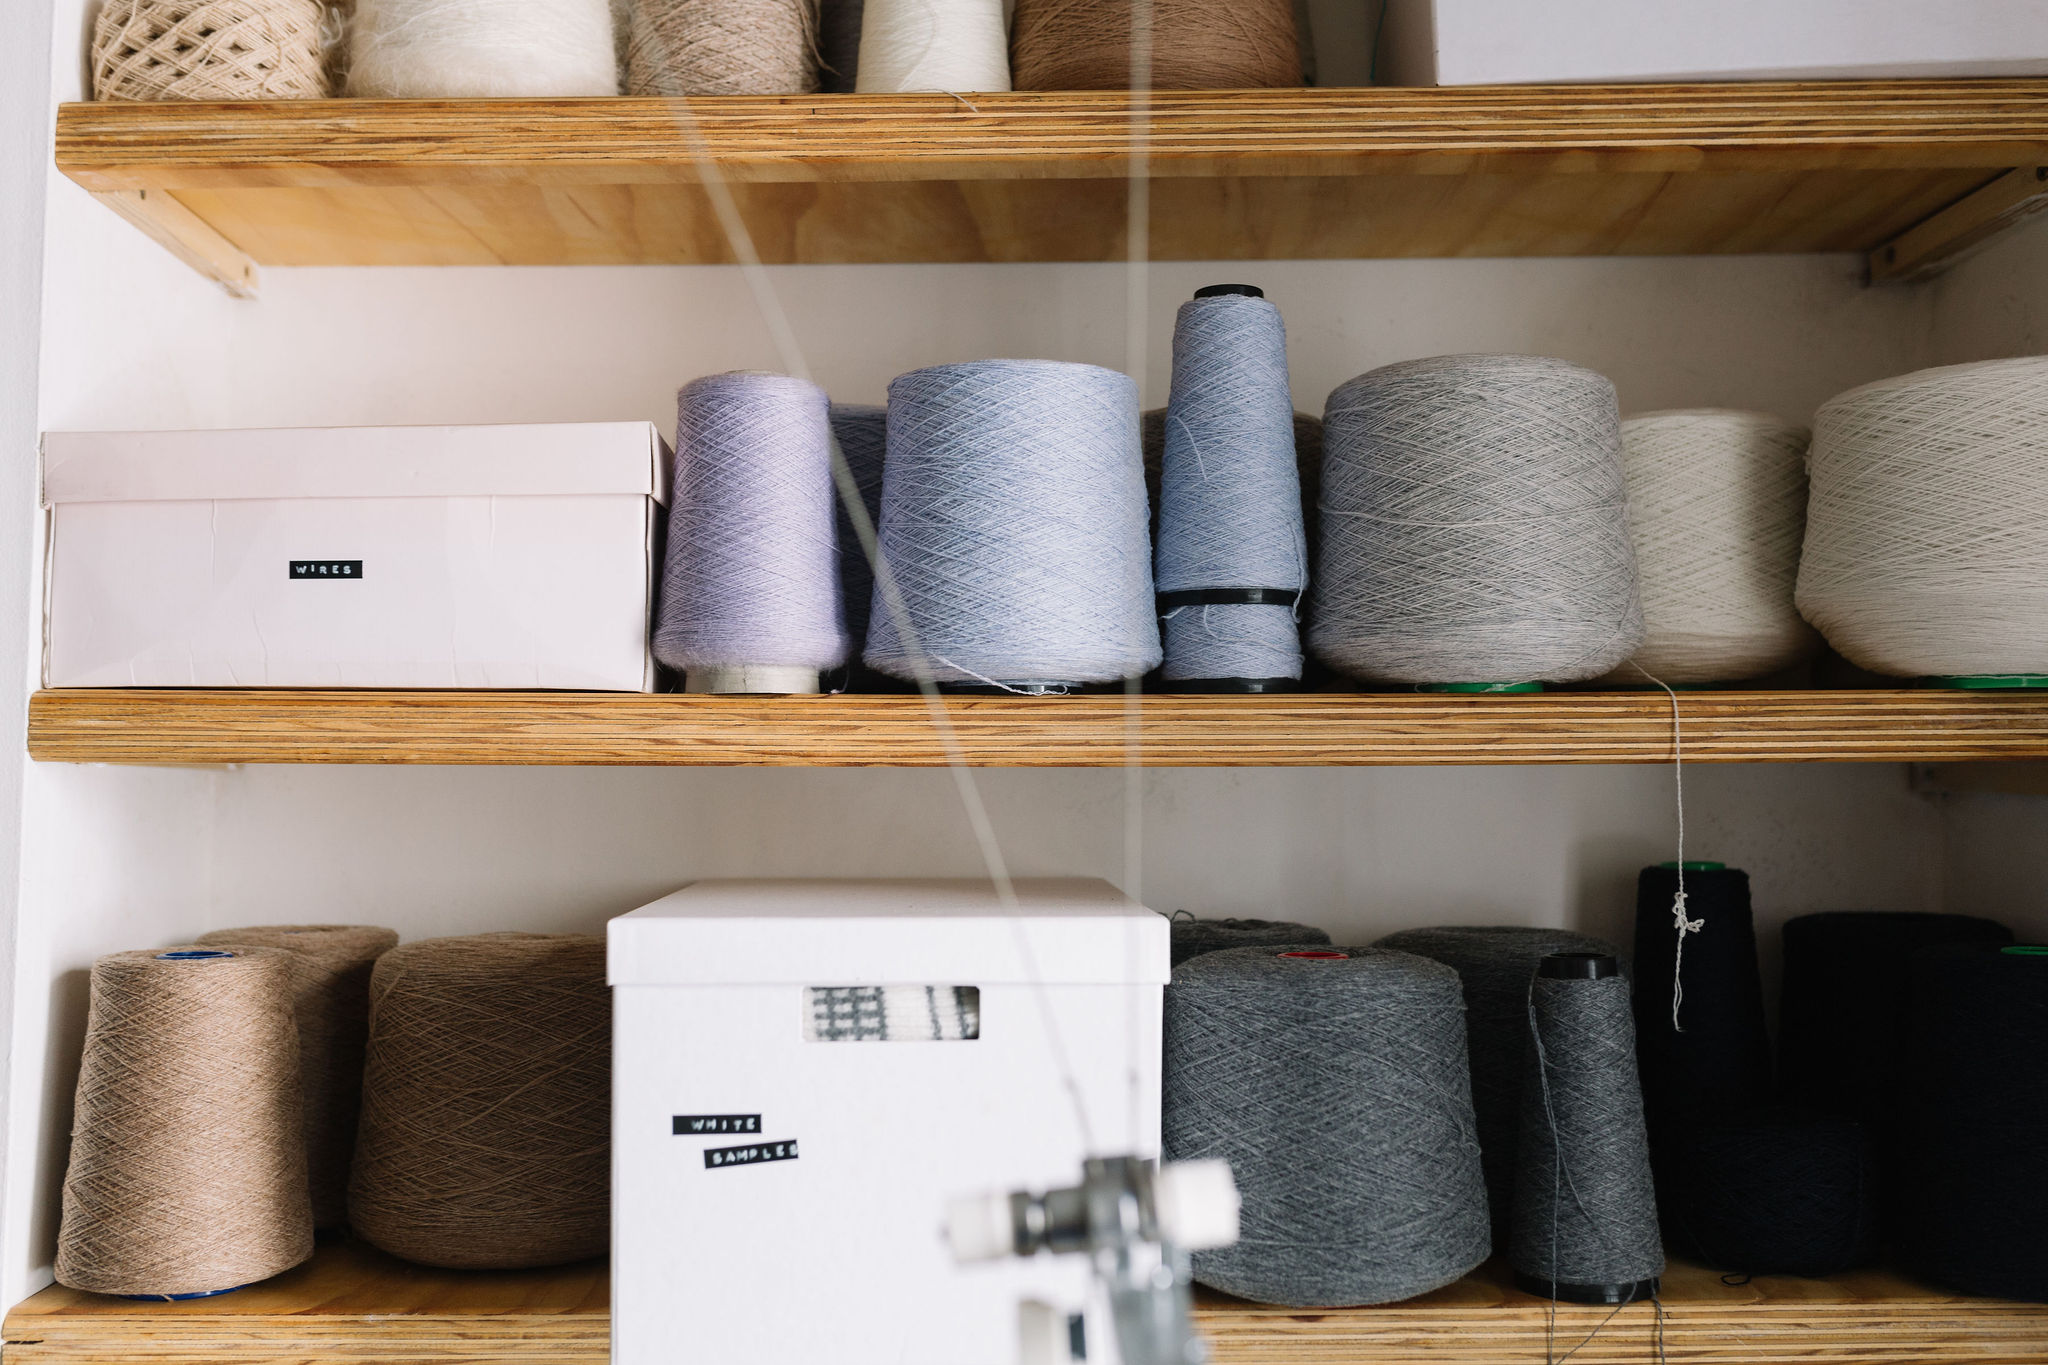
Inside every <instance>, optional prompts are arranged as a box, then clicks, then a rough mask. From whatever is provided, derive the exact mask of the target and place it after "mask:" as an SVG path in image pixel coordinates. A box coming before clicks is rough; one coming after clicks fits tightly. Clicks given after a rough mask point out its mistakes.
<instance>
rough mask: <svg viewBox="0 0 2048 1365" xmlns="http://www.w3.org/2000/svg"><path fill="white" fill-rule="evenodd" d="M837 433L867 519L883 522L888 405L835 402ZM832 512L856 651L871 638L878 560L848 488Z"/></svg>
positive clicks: (843, 592)
mask: <svg viewBox="0 0 2048 1365" xmlns="http://www.w3.org/2000/svg"><path fill="white" fill-rule="evenodd" d="M830 418H831V422H832V435H833V437H834V439H836V440H837V441H838V442H839V453H840V455H841V457H843V458H844V459H845V461H846V470H847V472H848V473H849V474H851V475H852V476H853V484H854V487H855V489H856V490H857V491H858V492H859V494H860V502H861V506H862V507H863V508H865V509H866V510H867V514H868V525H869V526H870V527H875V528H879V527H880V526H881V524H882V457H883V456H884V455H886V454H887V453H888V447H889V410H888V409H887V408H883V407H877V406H874V405H873V404H868V403H834V404H833V405H832V408H831V413H830ZM832 506H833V514H834V517H835V519H836V520H837V522H838V526H839V595H840V600H841V601H843V602H844V603H845V604H846V636H847V639H848V640H849V641H851V643H852V650H853V653H854V655H855V656H856V657H858V655H859V654H860V651H861V649H862V648H863V647H864V646H865V645H866V643H867V638H868V613H869V610H870V609H871V608H872V607H873V605H874V602H873V598H874V593H875V566H874V565H873V564H871V563H869V562H868V551H867V547H866V546H865V545H863V544H862V543H861V539H860V537H859V536H858V535H856V534H855V533H854V529H853V518H852V516H851V514H850V513H849V511H848V509H847V504H846V495H845V490H843V489H836V488H835V490H834V493H833V498H832Z"/></svg>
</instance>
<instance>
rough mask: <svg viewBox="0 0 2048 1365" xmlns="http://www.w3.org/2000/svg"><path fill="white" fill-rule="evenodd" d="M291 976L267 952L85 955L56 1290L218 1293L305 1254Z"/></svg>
mask: <svg viewBox="0 0 2048 1365" xmlns="http://www.w3.org/2000/svg"><path fill="white" fill-rule="evenodd" d="M294 970H295V963H294V960H293V958H292V957H291V956H290V955H289V954H287V953H283V952H278V951H276V950H273V949H264V948H247V949H236V950H232V951H230V950H226V949H208V948H189V949H177V948H173V949H164V950H159V951H149V952H135V953H114V954H112V955H110V956H107V957H103V958H100V959H99V960H98V961H97V962H95V963H93V967H92V985H91V1004H90V1007H89V1014H88V1017H87V1020H86V1030H85V1055H84V1057H83V1059H82V1060H81V1062H80V1064H79V1073H78V1097H77V1105H76V1109H75V1111H74V1113H73V1117H72V1126H71V1164H70V1169H69V1170H68V1171H67V1172H66V1173H65V1177H64V1211H63V1221H62V1223H61V1225H60V1226H59V1228H58V1231H57V1279H58V1280H59V1281H60V1282H61V1283H63V1284H66V1285H69V1286H71V1287H72V1288H73V1289H84V1290H90V1291H92V1292H93V1293H98V1294H126V1295H135V1296H142V1297H168V1296H173V1295H203V1294H214V1293H220V1292H222V1291H224V1290H229V1289H235V1288H239V1287H240V1286H242V1285H245V1284H249V1283H251V1282H253V1281H256V1280H261V1279H267V1278H268V1277H270V1276H272V1275H276V1274H278V1273H280V1272H282V1271H285V1270H289V1269H290V1268H291V1267H293V1266H295V1265H297V1264H298V1263H299V1262H301V1261H303V1260H305V1259H306V1258H307V1257H309V1256H311V1255H312V1254H313V1217H312V1208H311V1205H310V1203H309V1202H308V1200H307V1197H306V1148H305V1141H304V1136H303V1130H302V1126H301V1121H300V1115H299V1051H298V1029H297V1027H296V1025H295V1024H294V1022H293V1018H292V982H293V973H294Z"/></svg>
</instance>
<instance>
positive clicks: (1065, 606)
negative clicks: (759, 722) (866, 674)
mask: <svg viewBox="0 0 2048 1365" xmlns="http://www.w3.org/2000/svg"><path fill="white" fill-rule="evenodd" d="M862 60H863V61H865V60H866V58H865V57H863V58H862ZM888 426H889V434H888V445H889V456H888V461H887V465H886V467H885V469H884V470H883V475H882V522H881V546H882V558H883V559H884V561H885V562H887V564H888V565H889V569H890V572H891V573H892V574H893V575H894V577H895V580H896V587H897V590H898V591H899V592H900V593H901V595H902V600H903V607H904V611H905V613H906V614H907V616H908V618H909V622H910V625H911V627H912V629H913V630H914V632H915V635H916V639H915V641H912V640H908V639H905V638H903V637H902V635H901V633H900V631H899V628H898V624H897V622H896V621H895V620H893V619H892V618H891V615H890V613H889V611H888V608H887V605H886V604H885V603H884V602H883V601H882V599H881V596H880V594H879V592H878V593H877V595H876V597H875V600H874V604H873V609H872V614H871V616H870V619H869V623H868V640H867V654H866V658H867V663H868V666H869V667H870V668H873V669H875V670H876V671H877V672H880V673H886V674H889V675H890V676H891V677H897V678H916V677H917V676H918V674H919V670H920V669H921V668H923V667H925V666H927V663H928V666H929V668H930V671H931V676H932V677H933V678H934V679H935V680H936V681H938V682H940V683H964V684H972V685H983V686H986V685H999V686H1006V687H1009V686H1023V685H1034V684H1051V685H1057V686H1068V685H1073V684H1079V683H1106V682H1117V681H1120V680H1122V679H1124V678H1130V677H1137V676H1139V675H1141V674H1143V673H1146V672H1148V671H1149V670H1151V669H1152V668H1153V667H1155V666H1156V665H1157V664H1158V663H1159V659H1160V647H1159V628H1158V623H1157V621H1156V620H1155V618H1154V615H1153V601H1152V562H1151V561H1152V547H1151V541H1150V538H1149V537H1148V536H1147V534H1146V530H1145V520H1146V517H1145V478H1144V469H1143V464H1142V455H1141V453H1140V451H1139V445H1138V391H1137V385H1136V384H1135V383H1133V382H1132V380H1131V378H1130V376H1128V375H1124V374H1119V373H1117V372H1116V371H1115V370H1105V369H1101V368H1099V367H1097V366H1094V365H1074V364H1067V363H1064V362H1060V361H1051V360H983V361H974V362H971V363H968V364H964V365H940V366H937V367H936V368H933V369H928V370H913V371H911V372H910V373H909V374H905V375H901V376H899V377H898V378H897V379H896V380H895V381H894V382H893V383H891V384H890V385H889V417H888ZM919 645H921V646H922V651H921V653H920V651H919V649H918V648H917V646H919Z"/></svg>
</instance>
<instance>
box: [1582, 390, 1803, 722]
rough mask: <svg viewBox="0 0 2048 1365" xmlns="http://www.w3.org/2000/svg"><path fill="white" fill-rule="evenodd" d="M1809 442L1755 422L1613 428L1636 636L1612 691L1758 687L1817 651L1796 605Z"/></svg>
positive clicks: (1752, 418) (1656, 415)
mask: <svg viewBox="0 0 2048 1365" xmlns="http://www.w3.org/2000/svg"><path fill="white" fill-rule="evenodd" d="M1806 441H1807V438H1806V431H1805V429H1804V428H1803V427H1796V426H1793V425H1791V424H1790V423H1788V422H1781V421H1779V420H1778V419H1777V418H1775V417H1769V416H1766V415H1764V414H1762V413H1753V412H1724V411H1718V410H1711V409H1699V410H1693V411H1684V412H1653V413H1645V414H1643V415H1642V416H1640V417H1631V418H1629V419H1628V420H1626V421H1624V422H1623V423H1622V424H1621V460H1622V468H1623V470H1624V472H1625V473H1626V474H1627V477H1628V511H1629V533H1630V535H1631V537H1632V538H1633V540H1634V543H1635V555H1636V575H1637V584H1638V591H1639V592H1640V594H1641V597H1642V603H1643V627H1644V634H1643V643H1642V645H1641V646H1640V647H1639V648H1638V649H1637V650H1636V652H1635V654H1634V656H1633V657H1632V658H1630V659H1629V661H1628V662H1627V663H1625V664H1623V665H1622V666H1621V667H1620V668H1619V669H1617V670H1616V671H1615V673H1614V675H1613V676H1614V677H1615V678H1616V679H1617V680H1622V681H1628V682H1643V681H1647V680H1648V679H1652V678H1654V679H1657V680H1660V681H1663V682H1667V683H1703V682H1731V681H1738V680H1740V679H1744V678H1756V677H1761V676H1762V675H1764V674H1766V673H1775V672H1777V671H1779V670H1780V669H1784V668H1790V667H1791V666H1793V665H1794V664H1797V663H1798V662H1800V661H1801V660H1802V659H1804V658H1806V657H1807V656H1808V655H1810V654H1811V653H1813V651H1814V650H1815V648H1817V647H1818V646H1819V644H1820V637H1819V636H1818V635H1816V634H1815V633H1814V630H1813V627H1811V626H1809V625H1807V624H1806V621H1805V618H1803V617H1801V616H1800V614H1799V612H1798V609H1797V608H1795V607H1794V606H1793V605H1792V589H1793V584H1794V583H1795V581H1796V580H1797V579H1798V576H1799V547H1800V543H1801V541H1802V540H1803V539H1804V537H1805V533H1806Z"/></svg>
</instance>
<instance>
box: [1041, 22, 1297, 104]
mask: <svg viewBox="0 0 2048 1365" xmlns="http://www.w3.org/2000/svg"><path fill="white" fill-rule="evenodd" d="M1134 9H1135V6H1134V5H1133V4H1132V3H1131V0H1017V7H1016V11H1015V14H1014V15H1013V17H1012V19H1011V22H1010V83H1011V88H1012V89H1016V90H1123V89H1127V88H1129V86H1130V84H1131V17H1132V14H1133V12H1134ZM1300 84H1301V48H1300V45H1299V41H1298V39H1297V37H1296V32H1295V26H1294V0H1152V88H1153V89H1154V90H1243V89H1251V88H1257V87H1270V86H1285V85H1300Z"/></svg>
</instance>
